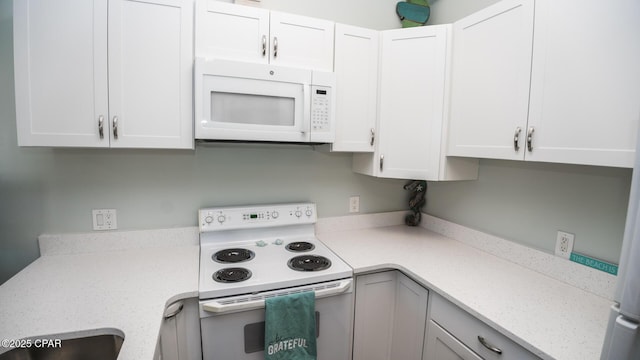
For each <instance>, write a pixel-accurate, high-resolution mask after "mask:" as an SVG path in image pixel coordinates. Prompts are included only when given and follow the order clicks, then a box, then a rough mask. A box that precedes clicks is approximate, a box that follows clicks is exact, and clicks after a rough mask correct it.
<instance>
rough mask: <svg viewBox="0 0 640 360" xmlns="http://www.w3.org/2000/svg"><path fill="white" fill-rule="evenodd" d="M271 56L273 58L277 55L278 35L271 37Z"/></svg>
mask: <svg viewBox="0 0 640 360" xmlns="http://www.w3.org/2000/svg"><path fill="white" fill-rule="evenodd" d="M273 57H274V58H277V57H278V37H277V36H274V37H273Z"/></svg>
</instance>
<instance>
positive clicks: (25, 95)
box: [13, 0, 109, 147]
mask: <svg viewBox="0 0 640 360" xmlns="http://www.w3.org/2000/svg"><path fill="white" fill-rule="evenodd" d="M13 13H14V18H13V26H14V30H13V36H14V45H13V46H14V71H15V96H16V119H17V128H18V145H21V146H90V147H108V146H109V134H108V131H109V124H108V122H109V120H108V117H109V113H108V106H109V103H108V79H107V2H106V1H105V0H94V1H86V0H60V1H34V0H17V1H14V4H13ZM100 121H102V126H103V134H104V133H105V132H106V140H105V139H104V136H103V137H102V138H101V137H100V136H99V122H100Z"/></svg>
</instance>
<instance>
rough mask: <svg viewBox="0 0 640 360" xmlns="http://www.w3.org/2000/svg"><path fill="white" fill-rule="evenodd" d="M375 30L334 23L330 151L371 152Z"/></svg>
mask: <svg viewBox="0 0 640 360" xmlns="http://www.w3.org/2000/svg"><path fill="white" fill-rule="evenodd" d="M378 34H379V32H378V31H376V30H370V29H364V28H360V27H355V26H350V25H343V24H336V35H335V36H336V39H335V74H336V93H337V98H336V138H335V141H334V142H333V144H332V146H331V149H332V150H333V151H353V152H373V150H374V143H375V134H376V116H377V98H378V48H379V35H378Z"/></svg>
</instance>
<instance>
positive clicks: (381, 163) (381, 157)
mask: <svg viewBox="0 0 640 360" xmlns="http://www.w3.org/2000/svg"><path fill="white" fill-rule="evenodd" d="M383 167H384V155H382V154H381V155H380V171H382V168H383Z"/></svg>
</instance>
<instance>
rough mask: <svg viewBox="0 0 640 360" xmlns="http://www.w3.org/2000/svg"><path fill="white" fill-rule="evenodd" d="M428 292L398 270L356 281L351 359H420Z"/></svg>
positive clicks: (364, 276)
mask: <svg viewBox="0 0 640 360" xmlns="http://www.w3.org/2000/svg"><path fill="white" fill-rule="evenodd" d="M428 295H429V292H428V290H427V289H425V288H423V287H422V286H420V285H418V284H417V283H416V282H414V281H413V280H411V279H409V278H408V277H406V276H405V275H403V274H402V273H400V272H399V271H385V272H380V273H375V274H367V275H360V276H358V277H357V278H356V304H355V322H354V344H353V360H387V359H402V360H414V359H415V360H420V359H422V353H423V344H424V331H425V322H426V313H427V301H428Z"/></svg>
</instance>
